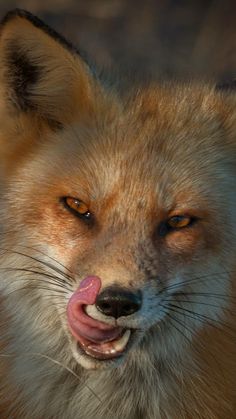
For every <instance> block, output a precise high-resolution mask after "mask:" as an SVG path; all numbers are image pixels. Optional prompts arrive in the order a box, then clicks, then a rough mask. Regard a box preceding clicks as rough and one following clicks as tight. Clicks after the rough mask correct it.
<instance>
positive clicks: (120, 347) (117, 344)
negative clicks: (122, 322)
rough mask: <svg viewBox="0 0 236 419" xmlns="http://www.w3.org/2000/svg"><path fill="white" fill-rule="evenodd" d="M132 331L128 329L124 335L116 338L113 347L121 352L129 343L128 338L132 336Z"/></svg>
mask: <svg viewBox="0 0 236 419" xmlns="http://www.w3.org/2000/svg"><path fill="white" fill-rule="evenodd" d="M130 335H131V332H130V330H126V331H125V333H124V334H123V336H121V338H120V339H119V340H116V341H115V342H114V343H113V349H115V351H116V352H121V351H123V349H124V348H125V346H126V345H127V343H128V340H129V338H130Z"/></svg>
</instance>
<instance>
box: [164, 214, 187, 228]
mask: <svg viewBox="0 0 236 419" xmlns="http://www.w3.org/2000/svg"><path fill="white" fill-rule="evenodd" d="M167 223H168V225H169V227H172V228H183V227H187V226H188V225H189V224H190V223H191V218H190V217H188V216H185V215H175V216H173V217H171V218H170V219H169V220H168V221H167Z"/></svg>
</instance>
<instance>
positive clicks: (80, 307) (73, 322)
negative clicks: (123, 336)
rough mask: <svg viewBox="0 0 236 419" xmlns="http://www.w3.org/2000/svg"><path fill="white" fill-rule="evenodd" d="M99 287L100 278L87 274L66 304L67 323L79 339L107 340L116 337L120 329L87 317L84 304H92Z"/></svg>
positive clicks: (100, 341)
mask: <svg viewBox="0 0 236 419" xmlns="http://www.w3.org/2000/svg"><path fill="white" fill-rule="evenodd" d="M100 288H101V280H100V278H98V277H97V276H88V277H86V278H85V279H83V281H82V282H81V284H80V286H79V288H78V290H77V291H75V292H74V294H73V295H72V297H71V298H70V300H69V302H68V306H67V318H68V324H69V327H70V330H71V333H72V334H73V336H74V337H75V338H76V339H77V340H78V341H81V338H85V339H87V340H89V341H92V342H99V343H103V342H109V341H111V340H114V339H116V338H117V337H118V336H119V335H120V333H121V329H120V328H118V327H116V328H114V327H112V326H110V325H108V324H106V323H103V322H100V321H98V320H95V319H93V318H92V317H89V316H88V315H87V314H86V313H85V311H84V306H85V305H91V304H94V303H95V301H96V298H97V295H98V293H99V291H100Z"/></svg>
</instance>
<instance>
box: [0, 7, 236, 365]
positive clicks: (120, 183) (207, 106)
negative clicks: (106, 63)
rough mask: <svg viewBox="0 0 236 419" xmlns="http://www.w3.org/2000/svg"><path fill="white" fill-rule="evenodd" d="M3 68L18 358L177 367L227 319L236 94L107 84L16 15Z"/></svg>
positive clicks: (6, 201)
mask: <svg viewBox="0 0 236 419" xmlns="http://www.w3.org/2000/svg"><path fill="white" fill-rule="evenodd" d="M0 57H1V60H0V90H1V94H0V150H1V157H0V162H1V166H0V168H1V178H2V180H1V189H0V191H1V196H0V200H1V203H0V206H1V221H0V225H1V237H2V240H1V264H2V266H3V268H4V274H2V277H1V289H2V292H3V295H4V301H5V302H4V304H5V310H6V311H7V312H9V313H10V314H11V317H12V326H11V327H9V331H8V332H9V333H8V334H9V336H10V337H11V338H12V342H13V343H12V347H13V348H14V345H18V347H20V348H22V351H23V350H24V351H25V350H26V348H30V349H31V350H32V351H33V348H34V347H35V346H34V345H37V348H38V351H40V350H41V351H42V352H44V353H47V350H48V351H53V350H54V349H55V350H57V351H58V350H59V349H60V351H61V352H63V357H64V359H67V360H71V359H73V362H74V361H76V363H78V364H80V365H82V366H83V367H85V368H88V369H98V368H100V369H102V368H109V367H111V366H115V367H116V366H117V367H118V365H120V364H121V365H123V364H124V365H125V362H129V361H131V362H132V360H134V359H138V357H139V356H141V355H140V354H142V353H143V354H145V353H146V354H149V355H148V356H149V358H150V362H151V361H153V362H156V361H157V362H159V361H162V360H164V361H165V362H166V361H168V360H169V361H170V362H173V360H174V359H175V358H177V357H179V356H183V354H184V352H185V349H186V348H188V347H189V346H190V345H191V342H192V341H194V339H195V340H197V339H198V337H199V336H200V334H201V332H202V330H203V329H204V328H207V327H211V325H214V324H218V322H221V321H223V319H224V316H225V315H226V314H225V313H227V310H229V308H230V303H231V297H230V295H231V293H232V286H233V281H234V282H235V280H234V278H235V274H234V269H235V251H236V224H235V217H236V140H235V128H236V112H235V97H234V94H231V93H230V92H222V91H219V90H218V91H217V90H216V89H215V88H214V87H213V86H205V87H202V86H201V85H200V84H198V83H195V84H194V83H193V84H186V85H179V86H178V85H176V84H171V83H170V84H168V83H167V84H165V85H158V84H156V83H150V84H149V85H146V86H143V87H137V86H135V85H134V84H133V83H132V81H131V82H130V83H129V86H127V84H125V88H124V87H120V86H121V85H122V83H117V82H114V85H112V84H111V83H110V82H109V83H108V82H106V81H104V80H100V78H99V76H98V75H97V74H96V73H95V71H94V70H93V69H91V68H90V66H89V65H88V63H87V62H86V61H85V60H84V59H83V58H82V57H81V55H80V53H79V52H78V51H77V50H75V49H74V48H73V47H72V46H71V45H70V44H69V43H68V42H67V41H66V40H65V39H64V38H62V37H61V36H59V35H58V34H57V33H55V32H54V31H53V30H51V29H49V28H48V27H47V26H46V25H44V24H43V23H42V22H41V21H40V20H39V19H37V18H35V17H33V16H31V15H30V14H29V13H27V12H23V11H19V10H18V11H16V12H14V13H10V14H8V15H7V17H6V18H5V20H4V22H3V24H2V28H1V37H0ZM16 341H17V343H16ZM35 342H37V344H36V343H35ZM62 342H63V345H62ZM58 348H59V349H58ZM34 352H35V351H34ZM68 362H69V361H68Z"/></svg>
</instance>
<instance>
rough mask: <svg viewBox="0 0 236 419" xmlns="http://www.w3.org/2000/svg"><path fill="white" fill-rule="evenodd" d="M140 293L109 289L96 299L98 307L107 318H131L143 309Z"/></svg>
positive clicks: (116, 288)
mask: <svg viewBox="0 0 236 419" xmlns="http://www.w3.org/2000/svg"><path fill="white" fill-rule="evenodd" d="M141 303H142V295H141V292H140V291H137V292H130V291H127V290H123V289H121V288H118V287H109V288H106V289H105V290H103V291H102V293H101V294H99V295H98V297H97V299H96V307H97V309H98V310H99V311H101V312H102V313H103V314H105V315H106V316H112V317H115V318H118V317H121V316H129V315H131V314H133V313H135V312H136V311H138V310H139V309H140V307H141Z"/></svg>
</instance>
